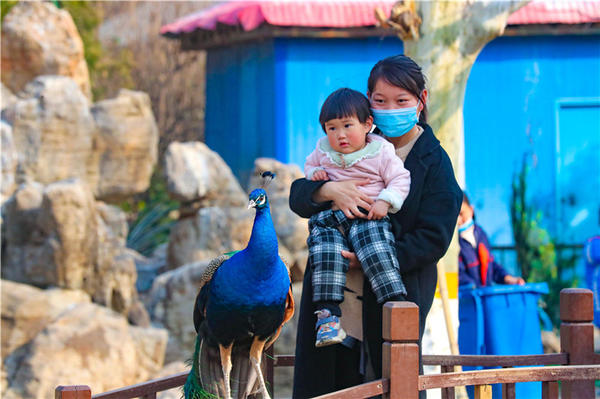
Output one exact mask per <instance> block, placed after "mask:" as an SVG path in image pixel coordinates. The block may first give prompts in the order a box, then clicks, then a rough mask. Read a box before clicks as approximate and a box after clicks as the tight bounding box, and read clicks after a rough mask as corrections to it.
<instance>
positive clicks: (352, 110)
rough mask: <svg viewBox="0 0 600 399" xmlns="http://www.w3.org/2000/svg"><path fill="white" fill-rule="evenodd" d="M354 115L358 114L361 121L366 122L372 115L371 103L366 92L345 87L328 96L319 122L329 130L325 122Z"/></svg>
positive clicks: (357, 116)
mask: <svg viewBox="0 0 600 399" xmlns="http://www.w3.org/2000/svg"><path fill="white" fill-rule="evenodd" d="M352 116H356V118H357V119H358V120H359V122H360V123H365V122H366V121H367V119H369V116H371V105H370V103H369V99H368V98H367V97H366V96H365V95H364V94H362V93H361V92H358V91H356V90H352V89H348V88H345V87H344V88H342V89H337V90H336V91H334V92H333V93H331V94H330V95H329V97H327V99H326V100H325V102H324V103H323V106H322V107H321V114H320V115H319V123H321V127H322V128H323V131H325V132H327V131H326V130H325V122H328V121H330V120H332V119H341V118H344V117H346V118H347V117H352Z"/></svg>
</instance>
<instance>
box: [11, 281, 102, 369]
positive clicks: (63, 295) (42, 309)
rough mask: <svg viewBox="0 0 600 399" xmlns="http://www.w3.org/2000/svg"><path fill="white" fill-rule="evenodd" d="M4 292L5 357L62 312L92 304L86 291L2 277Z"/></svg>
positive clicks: (29, 339)
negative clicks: (42, 288) (50, 286)
mask: <svg viewBox="0 0 600 399" xmlns="http://www.w3.org/2000/svg"><path fill="white" fill-rule="evenodd" d="M0 288H1V290H0V292H1V294H2V303H1V306H2V358H3V359H4V358H6V356H8V355H9V354H10V353H11V352H13V351H14V350H15V349H17V348H19V347H21V346H23V345H25V344H26V343H28V342H29V341H31V340H32V339H33V338H34V337H35V336H36V335H37V334H38V333H39V332H40V331H42V330H43V329H44V327H46V325H48V324H49V323H51V322H52V321H54V320H55V319H56V318H57V317H58V316H59V315H60V314H61V313H62V312H64V311H66V310H68V309H70V308H72V307H73V306H75V305H76V304H82V303H90V302H91V300H90V296H89V295H88V294H86V293H85V292H83V291H76V290H63V289H56V288H53V289H49V290H45V291H44V290H40V289H39V288H35V287H32V286H30V285H25V284H19V283H15V282H12V281H8V280H0Z"/></svg>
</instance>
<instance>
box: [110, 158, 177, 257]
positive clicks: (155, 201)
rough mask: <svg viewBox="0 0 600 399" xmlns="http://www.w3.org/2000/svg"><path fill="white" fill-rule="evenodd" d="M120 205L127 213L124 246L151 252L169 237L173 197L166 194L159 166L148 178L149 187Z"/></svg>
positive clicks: (147, 253)
mask: <svg viewBox="0 0 600 399" xmlns="http://www.w3.org/2000/svg"><path fill="white" fill-rule="evenodd" d="M121 208H122V209H123V210H124V211H125V212H127V213H128V214H129V215H130V216H133V218H132V220H131V222H130V223H129V234H128V235H127V247H128V248H131V249H133V250H135V251H137V252H139V253H141V254H142V255H144V256H151V255H152V253H153V252H154V250H155V249H156V248H157V247H158V246H159V245H161V244H162V243H165V242H167V241H168V239H169V234H170V231H171V227H172V226H173V224H174V223H175V221H176V220H175V218H174V217H173V211H175V210H176V209H177V208H178V203H177V201H174V200H172V199H170V198H169V194H168V192H167V186H166V182H165V180H164V178H163V177H162V176H161V172H160V170H159V169H157V170H155V172H154V174H153V175H152V178H151V179H150V188H149V189H148V190H147V191H146V192H145V193H143V194H140V195H138V196H136V197H135V198H134V199H132V200H129V201H126V202H123V203H122V204H121Z"/></svg>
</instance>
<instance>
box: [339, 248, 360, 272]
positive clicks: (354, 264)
mask: <svg viewBox="0 0 600 399" xmlns="http://www.w3.org/2000/svg"><path fill="white" fill-rule="evenodd" d="M342 256H343V257H344V258H346V259H348V262H349V263H348V268H349V269H360V268H362V266H361V265H360V262H359V261H358V257H357V256H356V254H355V253H354V252H350V251H342Z"/></svg>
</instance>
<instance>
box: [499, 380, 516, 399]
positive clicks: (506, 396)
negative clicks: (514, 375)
mask: <svg viewBox="0 0 600 399" xmlns="http://www.w3.org/2000/svg"><path fill="white" fill-rule="evenodd" d="M515 396H516V390H515V384H512V383H508V382H507V383H505V384H502V399H515Z"/></svg>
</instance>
